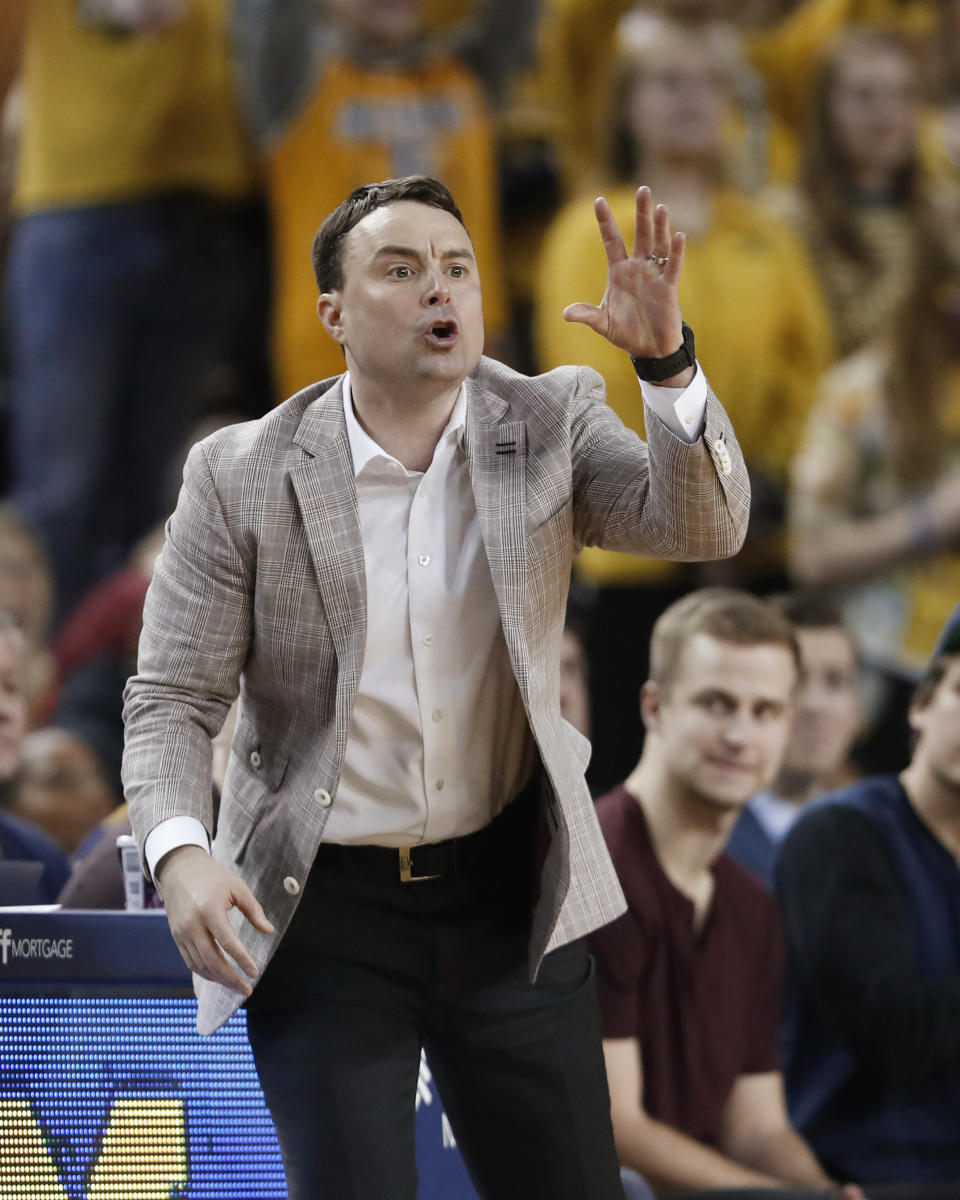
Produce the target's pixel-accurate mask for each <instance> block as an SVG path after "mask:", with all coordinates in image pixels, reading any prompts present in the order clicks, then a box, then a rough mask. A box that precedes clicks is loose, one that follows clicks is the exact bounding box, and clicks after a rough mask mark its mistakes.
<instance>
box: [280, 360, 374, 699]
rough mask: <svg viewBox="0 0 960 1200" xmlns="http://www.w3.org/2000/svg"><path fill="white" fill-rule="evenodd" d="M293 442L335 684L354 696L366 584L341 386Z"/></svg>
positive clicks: (318, 405) (313, 410) (296, 485)
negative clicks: (299, 458)
mask: <svg viewBox="0 0 960 1200" xmlns="http://www.w3.org/2000/svg"><path fill="white" fill-rule="evenodd" d="M293 440H294V442H295V443H296V444H297V445H298V446H300V447H301V448H302V449H303V451H304V459H303V461H302V462H301V463H299V464H298V465H297V466H295V467H294V468H293V470H292V471H291V472H290V479H291V483H292V484H293V490H294V493H295V495H296V498H297V503H298V504H299V506H300V515H301V517H302V519H303V526H304V529H305V531H306V535H307V543H308V545H309V547H310V556H311V558H312V559H313V567H314V571H315V573H316V577H317V587H318V589H319V591H320V598H321V600H322V601H323V607H324V611H325V612H326V616H327V623H328V625H329V628H330V635H331V637H332V639H333V644H334V648H335V649H336V652H337V660H338V663H339V667H340V672H339V674H340V679H341V681H342V682H344V683H346V684H347V685H348V686H352V688H353V690H354V691H355V690H356V685H357V683H358V682H359V680H360V669H361V666H362V664H363V649H364V646H365V645H366V641H367V582H366V571H365V567H364V558H363V538H362V535H361V532H360V514H359V511H358V508H357V489H356V485H355V482H354V475H353V459H352V457H351V455H350V441H349V438H348V437H347V429H346V425H345V423H344V419H343V387H342V384H341V383H337V384H335V385H334V386H333V387H332V388H331V389H330V390H329V391H328V392H325V393H324V394H323V395H322V396H320V397H319V398H318V399H317V400H315V401H314V402H313V403H312V404H311V405H310V407H309V408H308V409H307V410H306V412H305V413H304V415H303V420H302V421H301V422H300V427H299V429H298V430H297V433H296V436H295V437H294V439H293Z"/></svg>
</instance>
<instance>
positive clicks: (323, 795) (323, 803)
mask: <svg viewBox="0 0 960 1200" xmlns="http://www.w3.org/2000/svg"><path fill="white" fill-rule="evenodd" d="M313 798H314V800H316V802H317V803H318V804H319V805H320V807H321V808H329V807H330V805H331V804H332V803H333V798H332V797H331V795H330V793H329V792H328V791H327V789H326V788H317V790H316V791H315V792H314V793H313Z"/></svg>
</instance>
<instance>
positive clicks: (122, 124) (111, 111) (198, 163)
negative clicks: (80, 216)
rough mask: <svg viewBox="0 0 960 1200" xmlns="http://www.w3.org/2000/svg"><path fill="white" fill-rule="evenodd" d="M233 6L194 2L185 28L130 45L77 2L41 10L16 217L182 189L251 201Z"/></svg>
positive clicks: (30, 30) (28, 44) (49, 3)
mask: <svg viewBox="0 0 960 1200" xmlns="http://www.w3.org/2000/svg"><path fill="white" fill-rule="evenodd" d="M227 2H228V0H190V3H189V4H188V5H187V6H186V10H185V13H184V15H183V16H182V17H181V18H180V19H178V20H177V21H176V22H175V23H174V24H172V25H170V26H168V27H166V28H162V29H157V30H155V31H153V32H149V33H142V34H134V35H126V36H124V35H118V34H115V33H110V32H107V31H105V30H102V29H97V28H92V27H90V26H88V25H83V24H81V23H80V22H79V21H78V19H77V13H76V0H32V3H31V4H30V5H29V15H28V20H27V27H26V32H25V37H24V62H23V78H24V92H25V102H26V117H25V121H24V127H23V133H22V137H21V143H20V154H19V163H18V169H17V178H16V184H15V189H14V207H15V208H16V210H17V211H19V212H22V213H23V212H32V211H36V210H38V209H46V208H59V207H67V206H76V205H82V204H100V203H110V202H113V201H122V200H129V199H133V198H136V197H139V196H144V195H148V194H151V193H156V192H159V191H167V190H171V189H181V188H189V189H198V190H200V191H204V192H207V193H211V194H214V195H218V196H224V197H238V196H241V195H244V194H246V193H248V192H249V191H250V190H251V189H252V187H253V181H254V168H253V156H252V152H251V150H250V148H249V146H248V144H247V141H246V138H245V136H244V133H243V129H242V125H241V118H240V115H239V112H238V108H237V104H236V102H235V95H234V81H233V76H232V70H231V62H230V56H229V44H228V34H227V27H226V26H227V13H226V11H225V6H226V4H227Z"/></svg>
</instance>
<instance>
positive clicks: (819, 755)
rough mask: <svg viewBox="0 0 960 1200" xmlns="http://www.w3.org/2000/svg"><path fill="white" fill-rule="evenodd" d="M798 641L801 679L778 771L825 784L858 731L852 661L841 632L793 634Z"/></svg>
mask: <svg viewBox="0 0 960 1200" xmlns="http://www.w3.org/2000/svg"><path fill="white" fill-rule="evenodd" d="M797 639H798V641H799V642H800V660H801V663H802V665H803V674H802V676H801V679H800V686H799V687H798V689H797V700H796V711H795V715H794V718H793V728H792V729H791V731H790V740H789V741H788V742H787V749H786V753H785V754H784V757H783V768H784V770H785V771H796V772H798V773H800V774H803V775H808V776H810V777H812V778H817V779H822V780H823V781H824V783H825V784H827V785H829V784H830V782H831V781H832V780H833V779H834V778H835V777H836V775H837V773H838V772H839V770H840V768H841V767H842V766H843V764H844V763H845V762H846V759H847V755H848V754H849V753H850V747H851V746H852V745H853V741H854V739H855V738H856V736H857V734H858V733H859V731H860V724H861V713H860V692H859V689H858V687H857V660H856V656H855V654H854V650H853V646H852V644H851V642H850V638H849V637H848V636H847V634H846V633H845V632H844V630H842V629H837V628H824V629H798V630H797Z"/></svg>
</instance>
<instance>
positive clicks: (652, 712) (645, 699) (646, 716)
mask: <svg viewBox="0 0 960 1200" xmlns="http://www.w3.org/2000/svg"><path fill="white" fill-rule="evenodd" d="M663 694H664V689H663V687H662V685H661V684H659V683H657V682H656V681H655V680H653V679H648V680H647V682H646V683H645V684H644V685H643V687H642V688H641V689H640V718H641V720H642V721H643V725H644V728H645V729H646V730H647V731H648V732H649V731H650V730H653V729H659V728H660V708H661V705H662V704H663Z"/></svg>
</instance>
